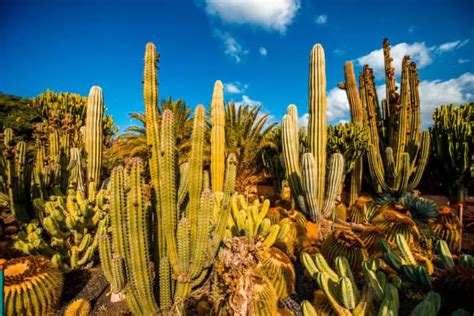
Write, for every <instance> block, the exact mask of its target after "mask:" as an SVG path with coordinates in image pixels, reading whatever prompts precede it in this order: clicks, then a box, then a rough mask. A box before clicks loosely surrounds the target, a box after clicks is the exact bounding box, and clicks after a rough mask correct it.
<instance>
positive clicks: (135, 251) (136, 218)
mask: <svg viewBox="0 0 474 316" xmlns="http://www.w3.org/2000/svg"><path fill="white" fill-rule="evenodd" d="M128 181H129V189H130V192H129V193H128V207H129V209H128V211H129V216H128V220H129V232H130V233H129V243H130V245H129V248H130V258H131V269H130V271H131V272H132V282H133V286H134V287H135V288H136V290H137V294H138V297H137V298H138V299H139V303H140V304H141V306H142V307H143V310H144V311H145V313H147V314H154V313H156V312H157V309H158V307H157V305H156V301H155V299H154V296H153V289H152V277H151V271H150V266H149V262H150V254H149V250H148V249H149V244H148V243H149V240H150V236H149V232H148V229H149V227H148V218H149V212H148V207H147V206H146V204H145V197H144V190H143V187H144V180H143V163H142V162H141V160H140V159H134V160H133V161H132V168H131V171H130V175H129V177H128Z"/></svg>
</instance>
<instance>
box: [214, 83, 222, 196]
mask: <svg viewBox="0 0 474 316" xmlns="http://www.w3.org/2000/svg"><path fill="white" fill-rule="evenodd" d="M211 125H212V127H211V178H212V180H211V181H212V182H211V183H212V190H213V191H214V192H222V191H223V188H224V169H225V130H224V127H225V112H224V93H223V86H222V82H221V81H220V80H217V81H216V82H215V84H214V92H213V94H212V102H211Z"/></svg>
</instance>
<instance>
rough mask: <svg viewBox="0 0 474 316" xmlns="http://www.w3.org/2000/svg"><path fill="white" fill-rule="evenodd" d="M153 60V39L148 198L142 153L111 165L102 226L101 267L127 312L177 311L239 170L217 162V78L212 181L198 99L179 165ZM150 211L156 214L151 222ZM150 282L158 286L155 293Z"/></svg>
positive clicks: (148, 75) (200, 271)
mask: <svg viewBox="0 0 474 316" xmlns="http://www.w3.org/2000/svg"><path fill="white" fill-rule="evenodd" d="M157 60H158V55H157V54H156V49H155V46H154V45H153V44H152V43H148V44H147V46H146V52H145V72H144V84H143V85H144V99H145V117H146V126H147V130H146V133H147V143H148V144H149V147H150V155H149V156H150V159H149V162H148V165H149V168H150V176H151V179H150V181H149V183H150V185H151V200H148V199H146V198H145V191H146V186H145V177H144V166H143V162H142V160H141V159H139V158H134V159H132V160H131V163H130V166H129V167H127V168H123V167H116V168H114V170H113V172H112V177H111V188H110V216H109V217H107V218H106V219H105V220H104V221H105V222H106V223H107V222H109V221H110V225H104V227H107V226H110V228H109V229H107V228H104V229H103V230H102V231H101V235H102V237H101V239H100V245H99V248H100V257H101V263H102V267H103V269H104V271H105V273H106V277H107V279H108V280H109V282H110V283H111V284H112V288H113V291H114V292H116V293H117V292H121V291H123V290H124V292H125V295H126V299H127V302H128V305H129V307H130V309H131V311H132V312H133V313H134V314H137V315H141V314H156V313H157V312H158V311H160V310H161V311H163V312H169V311H173V312H181V311H182V310H183V308H184V303H185V300H186V298H187V297H188V296H189V294H190V293H191V291H192V289H193V288H194V287H196V286H197V285H199V284H201V283H202V282H203V281H204V280H205V279H206V276H207V274H208V273H207V272H208V269H209V268H210V267H211V264H210V263H211V262H212V260H213V258H214V257H215V256H216V254H217V251H218V249H219V245H220V242H221V240H222V238H223V237H224V234H225V228H226V224H227V221H228V218H229V213H230V199H231V193H232V192H233V191H234V185H235V176H236V168H235V167H236V158H235V155H234V154H229V155H228V157H227V162H226V166H225V168H223V167H224V166H222V162H223V161H224V159H225V158H224V152H223V151H222V146H223V144H222V137H220V136H219V135H218V134H219V130H220V127H222V126H221V125H222V120H221V119H219V118H222V116H223V107H219V106H218V103H221V102H222V100H219V99H221V97H219V96H222V84H219V82H217V83H216V85H215V91H214V102H213V103H214V105H215V107H214V108H213V111H212V112H213V114H211V115H212V117H213V118H214V119H215V120H213V123H215V124H217V125H216V129H215V132H214V133H213V134H216V135H214V137H213V138H212V139H213V141H212V142H213V143H214V144H213V146H217V147H219V148H215V150H213V151H212V152H213V154H212V155H211V166H213V169H212V170H211V175H212V183H210V181H209V176H208V175H207V172H206V171H204V169H203V168H204V162H203V161H204V154H203V153H204V141H205V139H204V136H205V127H206V122H205V117H204V107H203V106H201V105H199V106H197V107H196V110H195V112H194V119H193V131H192V136H191V151H190V155H189V162H186V163H185V164H183V165H182V166H181V167H180V168H179V169H180V170H179V172H178V170H177V168H176V165H177V157H176V153H175V147H176V137H175V128H174V118H173V113H172V112H171V111H170V110H165V111H164V112H163V114H162V117H161V120H160V122H158V116H157V98H158V86H157V67H156V66H157V65H156V62H157ZM219 90H220V91H219ZM212 128H214V126H213V127H212ZM220 132H222V131H220ZM211 134H212V132H211ZM221 136H222V135H221ZM216 172H217V173H222V174H224V175H225V177H224V178H221V177H220V175H219V176H218V175H217V174H216ZM221 180H222V181H221ZM220 182H222V183H220ZM211 188H213V190H211ZM214 188H216V189H219V190H217V191H214ZM152 212H153V213H154V214H153V216H152ZM152 217H154V218H155V221H153V222H152V223H153V224H152V225H150V224H149V222H150V220H149V219H150V218H152ZM109 230H110V231H111V237H112V238H110V235H109V233H108V231H109ZM151 236H153V238H152V237H151ZM150 241H152V243H153V244H151V242H150ZM152 259H153V263H154V267H155V278H154V277H153V274H152V271H151V270H152V268H151V266H150V262H151V260H152ZM154 279H156V280H154ZM154 283H156V284H158V285H159V286H158V289H159V293H157V297H158V298H159V299H158V300H157V299H156V298H155V294H154V290H153V285H154Z"/></svg>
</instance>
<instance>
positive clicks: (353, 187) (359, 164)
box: [341, 61, 364, 205]
mask: <svg viewBox="0 0 474 316" xmlns="http://www.w3.org/2000/svg"><path fill="white" fill-rule="evenodd" d="M344 78H345V83H343V84H342V85H341V86H342V87H343V88H344V89H345V90H346V94H347V100H348V101H349V107H350V110H351V118H352V123H354V124H363V121H364V109H363V107H362V100H361V97H360V94H359V89H358V87H357V81H356V79H355V74H354V65H353V64H352V62H351V61H348V62H346V63H345V64H344ZM362 169H363V157H360V158H359V159H357V160H356V161H355V163H354V168H353V170H352V172H351V175H350V187H349V205H352V204H354V203H355V201H356V200H357V198H358V196H359V193H360V190H361V187H362Z"/></svg>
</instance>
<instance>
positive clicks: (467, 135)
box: [431, 103, 474, 201]
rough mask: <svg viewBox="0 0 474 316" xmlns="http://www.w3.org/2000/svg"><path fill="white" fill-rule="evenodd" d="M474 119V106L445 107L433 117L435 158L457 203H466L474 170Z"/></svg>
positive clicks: (435, 112)
mask: <svg viewBox="0 0 474 316" xmlns="http://www.w3.org/2000/svg"><path fill="white" fill-rule="evenodd" d="M473 119H474V103H467V104H464V105H461V106H454V105H445V106H441V107H439V108H437V109H436V110H435V111H434V113H433V120H434V124H433V127H432V129H431V133H432V137H433V151H434V153H433V154H434V156H435V157H436V158H437V160H438V161H439V162H440V163H441V165H442V167H443V169H444V172H445V175H446V176H447V177H448V179H449V180H450V183H449V186H448V188H449V191H450V192H451V198H452V200H454V201H463V200H464V199H465V192H464V191H465V186H466V184H467V183H469V180H470V179H471V174H472V172H473V170H474V160H473V158H472V157H473V155H474V138H473V134H472V133H473V131H472V129H473V125H472V122H473Z"/></svg>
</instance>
